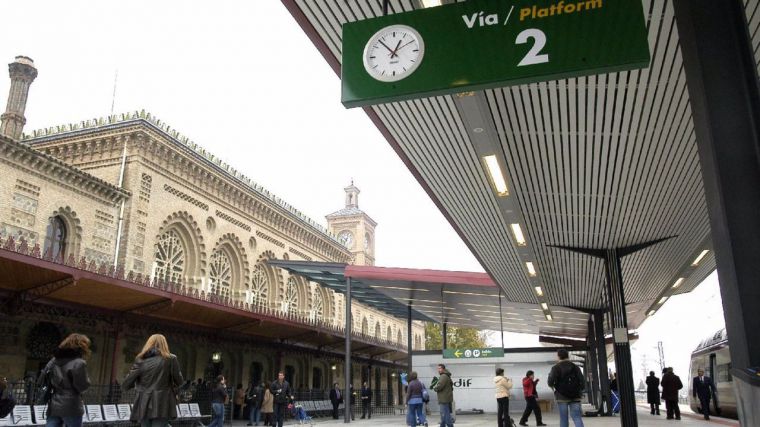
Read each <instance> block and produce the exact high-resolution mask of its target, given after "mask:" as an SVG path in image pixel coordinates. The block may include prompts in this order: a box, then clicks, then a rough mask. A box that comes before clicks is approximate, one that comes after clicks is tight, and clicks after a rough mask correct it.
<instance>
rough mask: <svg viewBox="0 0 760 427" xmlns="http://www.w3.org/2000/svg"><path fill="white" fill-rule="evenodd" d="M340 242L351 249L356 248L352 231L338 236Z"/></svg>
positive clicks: (342, 232)
mask: <svg viewBox="0 0 760 427" xmlns="http://www.w3.org/2000/svg"><path fill="white" fill-rule="evenodd" d="M338 241H339V242H340V243H342V244H343V246H345V247H347V248H349V249H351V248H353V247H354V235H353V234H351V232H350V231H346V230H344V231H341V232H340V233H339V234H338Z"/></svg>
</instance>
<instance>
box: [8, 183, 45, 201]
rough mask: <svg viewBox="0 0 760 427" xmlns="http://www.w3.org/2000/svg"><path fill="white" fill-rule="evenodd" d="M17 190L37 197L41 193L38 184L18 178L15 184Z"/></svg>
mask: <svg viewBox="0 0 760 427" xmlns="http://www.w3.org/2000/svg"><path fill="white" fill-rule="evenodd" d="M14 188H15V190H16V191H20V192H22V193H26V194H27V195H29V196H31V197H33V198H35V199H36V198H37V197H39V195H40V187H39V186H37V185H34V184H32V183H30V182H26V181H24V180H21V179H17V180H16V185H15V186H14Z"/></svg>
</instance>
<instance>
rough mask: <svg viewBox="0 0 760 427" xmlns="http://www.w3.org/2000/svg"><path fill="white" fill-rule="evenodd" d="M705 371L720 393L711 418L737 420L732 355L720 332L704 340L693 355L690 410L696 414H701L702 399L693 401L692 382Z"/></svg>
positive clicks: (712, 405)
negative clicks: (718, 417) (701, 370)
mask: <svg viewBox="0 0 760 427" xmlns="http://www.w3.org/2000/svg"><path fill="white" fill-rule="evenodd" d="M700 368H702V369H704V370H705V375H707V376H708V377H710V378H712V379H713V381H714V382H715V388H716V390H717V392H716V394H717V395H718V396H717V399H713V400H712V402H711V405H710V414H711V415H716V416H721V417H728V418H737V417H738V414H737V409H736V395H735V394H734V387H733V378H732V377H731V355H730V354H729V352H728V336H727V335H726V330H725V329H721V330H719V331H717V332H715V333H714V334H712V335H710V336H709V337H707V338H705V339H704V340H702V342H701V343H700V344H699V346H697V348H696V349H694V351H693V352H692V353H691V362H690V363H689V374H690V375H689V384H688V385H689V406H690V407H691V409H692V410H693V411H694V412H697V413H700V412H699V409H698V406H699V399H696V398H693V397H692V393H693V390H692V387H693V383H692V378H694V377H696V376H697V370H698V369H700Z"/></svg>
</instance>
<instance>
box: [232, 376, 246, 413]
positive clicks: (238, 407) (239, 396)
mask: <svg viewBox="0 0 760 427" xmlns="http://www.w3.org/2000/svg"><path fill="white" fill-rule="evenodd" d="M243 401H245V390H243V384H238V385H237V387H235V406H233V409H232V419H233V420H237V419H239V418H240V417H241V416H242V413H243Z"/></svg>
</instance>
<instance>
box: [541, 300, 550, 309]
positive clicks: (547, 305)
mask: <svg viewBox="0 0 760 427" xmlns="http://www.w3.org/2000/svg"><path fill="white" fill-rule="evenodd" d="M541 308H543V309H544V310H548V309H549V304H547V303H545V302H542V303H541Z"/></svg>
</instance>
